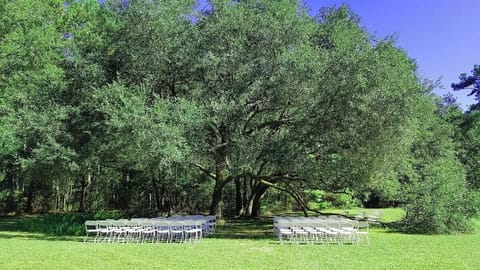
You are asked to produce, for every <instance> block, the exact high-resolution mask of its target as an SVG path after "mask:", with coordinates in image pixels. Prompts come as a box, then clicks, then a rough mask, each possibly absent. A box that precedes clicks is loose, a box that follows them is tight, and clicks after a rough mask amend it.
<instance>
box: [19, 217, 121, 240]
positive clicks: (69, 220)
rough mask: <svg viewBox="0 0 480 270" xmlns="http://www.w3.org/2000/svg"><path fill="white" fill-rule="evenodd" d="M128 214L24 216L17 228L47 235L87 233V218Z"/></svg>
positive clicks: (98, 218)
mask: <svg viewBox="0 0 480 270" xmlns="http://www.w3.org/2000/svg"><path fill="white" fill-rule="evenodd" d="M126 217H127V215H126V214H124V213H121V212H118V211H113V212H111V211H101V212H95V213H65V214H45V215H40V216H34V217H24V218H21V219H19V222H17V223H16V226H15V229H16V230H19V231H26V232H32V233H43V234H46V235H63V236H65V235H76V236H82V235H85V220H102V219H119V218H126Z"/></svg>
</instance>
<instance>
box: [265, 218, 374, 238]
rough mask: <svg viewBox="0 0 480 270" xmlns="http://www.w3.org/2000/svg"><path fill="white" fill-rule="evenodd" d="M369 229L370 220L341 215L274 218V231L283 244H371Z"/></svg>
mask: <svg viewBox="0 0 480 270" xmlns="http://www.w3.org/2000/svg"><path fill="white" fill-rule="evenodd" d="M368 229H369V225H368V222H360V221H357V220H351V219H348V218H344V217H340V216H330V217H274V218H273V232H274V235H275V236H276V237H277V238H278V240H279V241H280V243H281V244H283V243H284V242H288V243H292V244H293V243H295V244H299V243H311V244H315V243H318V244H339V245H343V244H346V243H348V244H353V245H358V244H361V243H366V244H370V239H369V236H368Z"/></svg>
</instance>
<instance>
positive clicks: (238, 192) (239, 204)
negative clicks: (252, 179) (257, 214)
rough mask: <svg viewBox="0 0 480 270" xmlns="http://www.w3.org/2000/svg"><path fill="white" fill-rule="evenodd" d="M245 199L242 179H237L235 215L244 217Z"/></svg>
mask: <svg viewBox="0 0 480 270" xmlns="http://www.w3.org/2000/svg"><path fill="white" fill-rule="evenodd" d="M242 208H243V197H242V182H241V180H240V178H238V177H237V178H235V213H236V214H237V215H238V216H240V215H242V212H243V211H242Z"/></svg>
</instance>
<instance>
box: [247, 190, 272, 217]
mask: <svg viewBox="0 0 480 270" xmlns="http://www.w3.org/2000/svg"><path fill="white" fill-rule="evenodd" d="M267 189H268V186H266V185H262V184H259V186H258V188H257V189H256V192H255V194H254V196H253V200H252V207H251V212H250V217H258V215H259V214H260V201H261V199H262V198H263V196H264V195H265V193H266V192H267Z"/></svg>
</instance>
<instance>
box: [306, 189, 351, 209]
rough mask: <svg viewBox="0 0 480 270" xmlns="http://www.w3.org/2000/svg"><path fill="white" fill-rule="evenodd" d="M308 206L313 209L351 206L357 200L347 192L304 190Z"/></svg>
mask: <svg viewBox="0 0 480 270" xmlns="http://www.w3.org/2000/svg"><path fill="white" fill-rule="evenodd" d="M306 194H307V201H308V207H310V208H312V209H315V210H323V209H327V208H332V207H333V208H353V207H356V206H358V205H359V203H358V200H357V199H355V198H354V197H353V196H352V195H351V194H349V193H331V192H326V191H323V190H319V189H315V190H308V191H306Z"/></svg>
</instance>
